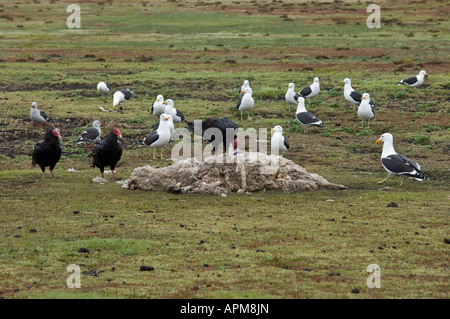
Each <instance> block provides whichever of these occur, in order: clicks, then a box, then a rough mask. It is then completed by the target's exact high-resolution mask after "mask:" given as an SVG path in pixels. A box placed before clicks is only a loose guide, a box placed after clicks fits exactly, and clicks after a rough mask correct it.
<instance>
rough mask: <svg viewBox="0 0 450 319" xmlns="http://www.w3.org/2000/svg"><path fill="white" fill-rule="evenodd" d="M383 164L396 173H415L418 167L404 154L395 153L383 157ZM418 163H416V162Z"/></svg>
mask: <svg viewBox="0 0 450 319" xmlns="http://www.w3.org/2000/svg"><path fill="white" fill-rule="evenodd" d="M381 163H382V164H383V166H384V167H385V168H386V169H388V170H389V171H391V172H393V173H396V174H403V175H411V176H412V175H415V174H416V173H417V168H416V167H415V166H413V165H411V161H410V160H409V159H408V158H406V157H404V156H403V155H399V154H393V155H389V156H387V157H385V158H382V159H381ZM414 164H415V165H417V164H416V163H414Z"/></svg>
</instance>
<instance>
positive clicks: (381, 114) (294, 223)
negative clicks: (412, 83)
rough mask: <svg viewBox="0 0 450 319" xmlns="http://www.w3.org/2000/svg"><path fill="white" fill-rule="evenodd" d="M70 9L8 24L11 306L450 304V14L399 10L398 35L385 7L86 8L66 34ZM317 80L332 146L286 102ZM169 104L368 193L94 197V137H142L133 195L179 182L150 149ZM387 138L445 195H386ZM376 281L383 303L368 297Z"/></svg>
mask: <svg viewBox="0 0 450 319" xmlns="http://www.w3.org/2000/svg"><path fill="white" fill-rule="evenodd" d="M42 2H43V1H42ZM14 6H17V7H14ZM66 6H67V4H66V3H55V4H50V3H47V2H43V3H38V2H37V3H34V2H33V3H27V4H25V3H24V4H21V3H17V4H2V5H1V6H0V30H1V31H0V40H1V41H0V48H1V49H2V50H1V51H0V61H1V62H0V74H1V80H0V89H1V92H2V93H1V95H0V112H1V114H2V117H1V119H0V134H1V135H0V201H1V206H0V232H1V234H2V238H3V239H2V241H1V242H0V297H4V298H448V296H449V287H448V280H447V278H448V270H447V268H446V264H447V259H448V258H446V257H447V256H448V248H447V246H446V244H445V243H444V238H448V236H449V235H448V222H449V205H448V194H449V190H450V188H449V185H450V179H449V176H450V170H449V167H448V145H449V143H450V138H449V135H448V131H449V128H450V126H449V121H448V112H449V104H448V101H447V99H446V98H447V95H448V88H449V81H448V74H449V68H448V65H449V64H448V62H449V54H448V39H447V38H446V37H445V36H444V34H445V32H448V29H449V22H448V21H447V20H445V19H443V16H442V15H440V14H439V12H442V11H443V10H444V9H445V7H444V6H445V3H441V2H439V1H428V2H427V3H414V4H406V2H404V1H401V2H399V3H398V2H395V3H392V2H387V1H383V2H382V3H381V4H380V6H381V7H382V22H383V25H382V28H381V29H368V28H367V27H366V26H365V21H366V18H367V16H368V14H367V13H366V11H365V9H366V4H364V3H354V2H333V3H332V2H330V3H319V2H318V3H315V2H314V3H313V2H307V3H306V4H304V5H303V6H302V8H305V10H306V11H305V12H303V11H301V10H293V7H296V8H297V7H298V3H297V2H294V1H283V2H269V1H266V2H250V1H240V3H239V4H238V3H235V2H232V1H228V0H227V1H221V4H217V5H216V4H210V3H209V2H206V1H205V2H198V1H177V2H175V1H173V2H172V1H168V2H166V1H152V2H147V3H144V2H140V1H134V0H130V1H127V2H126V3H118V2H111V3H110V2H105V3H104V4H97V3H83V4H81V7H82V29H80V30H68V29H66V26H65V21H66V18H67V15H68V14H67V15H66V13H65V8H66ZM224 6H225V7H224ZM39 10H41V11H39ZM246 11H247V12H246ZM419 13H420V14H419ZM284 15H287V17H288V19H286V17H285V16H284ZM291 20H292V21H291ZM20 25H21V26H22V27H17V26H20ZM430 30H431V31H430ZM412 34H413V36H412ZM92 55H94V57H92ZM97 59H100V61H99V60H97ZM101 59H104V61H103V60H101ZM233 61H234V62H233ZM421 69H425V70H426V71H427V73H429V74H430V75H429V77H428V78H427V80H426V82H425V85H424V86H423V87H419V88H406V87H403V86H397V85H395V84H394V83H395V82H397V81H398V80H400V79H403V78H405V77H408V76H411V75H413V74H416V73H417V72H418V71H419V70H421ZM315 76H319V77H320V81H321V92H320V95H319V96H318V97H316V98H313V99H307V100H306V108H307V109H308V110H309V111H311V112H313V113H314V114H316V115H317V116H318V117H319V118H321V119H322V120H323V121H324V124H325V125H326V126H327V128H326V129H319V128H312V129H311V130H308V129H305V128H304V127H303V126H301V125H300V124H299V123H298V122H297V121H296V120H295V119H294V117H293V115H294V111H295V110H294V109H295V108H292V109H291V112H290V113H289V112H288V106H287V104H286V103H285V101H284V94H285V92H286V90H287V84H288V83H289V82H294V83H295V85H296V88H297V89H298V90H300V89H301V88H302V87H304V86H306V85H309V84H310V83H312V79H313V78H314V77H315ZM346 77H350V78H351V79H352V85H353V87H354V88H355V89H356V90H358V91H360V92H369V93H370V95H371V99H372V100H374V101H375V103H376V104H377V105H376V106H375V118H374V120H373V121H371V123H370V128H369V129H367V128H360V126H361V121H360V119H359V118H358V116H357V114H356V109H357V106H353V105H350V104H349V103H347V102H346V101H345V100H344V98H343V96H342V88H343V87H342V85H341V83H340V82H341V81H342V80H343V79H344V78H346ZM245 79H248V80H249V81H250V84H251V87H252V89H253V93H254V97H255V100H256V105H255V108H254V109H253V110H252V114H251V116H252V120H250V121H248V120H246V117H245V119H244V121H240V114H239V112H236V110H235V109H234V107H235V105H236V102H237V99H238V91H237V90H238V88H239V87H240V85H241V84H242V82H243V81H244V80H245ZM100 80H104V81H106V82H108V83H110V84H111V85H112V86H113V88H114V89H119V88H130V89H132V90H134V92H135V93H136V94H135V97H134V98H133V99H132V100H130V101H129V102H127V103H125V104H123V107H124V112H123V113H109V112H108V113H104V112H101V111H100V110H99V107H100V106H101V107H104V108H105V109H109V108H111V104H112V103H111V100H112V96H111V94H109V95H101V94H98V93H97V92H96V91H95V87H96V84H97V82H99V81H100ZM157 94H163V95H164V97H165V98H172V99H173V100H174V101H175V107H177V108H179V109H180V110H182V112H183V113H184V114H185V115H186V117H187V118H188V120H190V121H192V120H194V119H204V118H207V117H229V118H231V119H232V120H233V121H235V122H236V123H238V125H239V126H240V127H242V128H250V127H254V128H257V129H258V128H269V129H270V128H272V127H273V126H275V125H282V126H283V128H284V134H285V136H286V137H287V138H288V139H289V142H290V144H291V149H290V150H289V152H287V153H286V154H285V156H286V157H287V158H289V159H291V160H293V161H294V162H296V163H297V164H300V165H302V166H304V167H305V168H306V169H307V170H308V171H309V172H313V173H318V174H320V175H322V176H324V177H325V178H327V179H328V180H329V181H331V182H335V183H340V184H344V185H346V186H347V187H348V188H349V189H348V190H347V191H338V192H336V191H314V192H301V193H295V194H280V193H276V192H262V193H249V194H247V193H243V194H229V195H228V196H227V197H217V196H209V195H194V194H184V195H173V194H168V193H158V192H157V193H153V192H145V191H131V190H126V189H123V188H121V185H119V184H116V183H114V181H113V180H112V178H111V176H110V175H106V176H107V178H108V179H109V180H110V182H109V183H106V184H104V185H98V184H94V183H92V179H93V178H94V177H96V176H98V175H99V171H98V169H93V168H91V167H90V160H91V159H90V157H89V154H90V152H84V145H83V144H80V145H77V144H73V142H74V141H75V140H76V138H77V136H78V134H79V133H80V132H81V131H82V129H84V128H85V127H87V126H88V125H91V123H92V121H93V120H94V119H100V120H101V121H102V123H104V124H105V126H104V128H103V136H105V135H106V134H107V132H108V131H109V130H111V129H112V128H113V127H119V128H120V130H121V132H122V134H123V136H124V139H123V142H122V143H123V146H124V154H123V157H122V159H121V161H120V162H119V167H118V169H117V173H118V175H119V176H120V177H121V178H123V179H126V178H128V177H129V176H130V174H131V172H132V171H133V169H134V168H135V167H138V166H143V165H152V166H160V167H163V166H167V165H169V164H170V162H169V161H165V160H155V161H154V160H152V153H153V152H152V151H151V150H149V149H146V148H139V147H138V146H137V144H136V143H135V142H136V141H137V140H138V139H139V138H142V137H143V136H144V135H145V134H146V133H147V132H148V131H149V129H150V128H151V127H153V125H154V124H155V122H156V121H157V120H156V119H154V118H153V117H152V116H151V114H150V109H151V104H152V103H153V101H154V100H155V97H156V95H157ZM33 101H37V102H38V105H39V107H40V108H41V109H43V110H45V111H46V112H47V113H48V114H49V116H50V117H51V118H52V125H55V126H58V127H60V128H61V132H62V136H63V141H64V147H63V156H62V158H61V161H60V162H59V163H58V165H57V166H56V169H55V175H56V176H57V177H56V178H54V179H52V178H46V179H45V180H43V181H42V180H40V175H41V173H40V170H39V169H38V168H37V167H36V168H32V167H31V166H30V162H31V160H30V156H29V154H31V152H32V150H33V146H34V144H35V143H36V142H38V141H40V140H42V137H43V132H44V130H43V129H41V130H39V129H36V128H33V126H32V125H31V124H30V122H29V108H30V105H31V102H33ZM179 126H181V125H179ZM14 130H16V131H14ZM385 132H391V133H392V134H393V135H394V143H395V148H396V150H397V151H398V152H400V153H403V154H404V155H406V156H408V157H410V158H411V159H413V160H417V161H418V162H419V163H420V164H421V166H422V168H423V171H424V172H425V173H426V174H427V175H429V177H430V178H431V180H430V181H429V182H422V183H420V182H417V181H412V180H407V179H401V178H391V179H389V180H388V181H387V182H386V183H385V184H384V185H379V184H377V182H378V181H380V180H382V179H383V178H384V177H385V174H386V172H385V171H384V169H383V168H382V166H381V164H380V154H381V146H380V145H376V144H375V141H376V140H377V139H378V137H379V136H380V135H381V134H383V133H385ZM164 155H165V157H166V158H167V157H168V156H169V149H166V150H164ZM69 168H73V169H75V170H77V171H79V172H78V173H71V172H68V169H69ZM401 181H403V184H402V185H401ZM390 202H395V203H397V204H398V206H399V207H398V208H391V207H387V205H388V204H389V203H390ZM74 210H79V211H80V213H79V214H74V213H73V211H74ZM32 229H34V230H36V231H35V232H30V230H32ZM79 248H87V249H88V250H89V252H90V253H89V254H86V253H78V249H79ZM373 263H375V264H378V265H380V267H381V273H382V282H381V284H382V288H381V289H368V288H367V287H366V284H365V283H366V279H367V277H368V274H367V273H366V268H367V266H368V265H370V264H373ZM70 264H77V265H79V266H80V267H81V271H82V272H85V274H83V275H82V278H81V285H82V288H81V289H79V290H75V289H68V288H67V287H66V279H67V277H68V275H69V273H67V272H66V268H67V266H68V265H70ZM141 265H148V266H152V267H154V271H150V272H140V271H139V267H140V266H141ZM308 270H311V271H308ZM89 271H98V276H90V275H89V274H88V273H87V272H89ZM91 274H92V272H91ZM353 288H358V289H359V290H360V291H361V293H360V294H352V293H351V291H352V289H353Z"/></svg>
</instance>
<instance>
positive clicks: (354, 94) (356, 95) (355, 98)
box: [350, 91, 362, 104]
mask: <svg viewBox="0 0 450 319" xmlns="http://www.w3.org/2000/svg"><path fill="white" fill-rule="evenodd" d="M350 97H351V98H352V99H353V101H355V102H357V103H358V104H359V103H361V98H362V95H361V93H358V92H356V91H352V93H350Z"/></svg>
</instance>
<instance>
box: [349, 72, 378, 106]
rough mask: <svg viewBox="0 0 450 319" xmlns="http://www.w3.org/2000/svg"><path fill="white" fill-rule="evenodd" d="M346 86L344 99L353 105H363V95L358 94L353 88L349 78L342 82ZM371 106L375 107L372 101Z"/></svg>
mask: <svg viewBox="0 0 450 319" xmlns="http://www.w3.org/2000/svg"><path fill="white" fill-rule="evenodd" d="M341 83H342V84H345V85H344V97H345V99H346V100H347V101H349V102H350V103H353V104H358V105H359V104H361V98H362V95H361V93H359V92H356V91H355V90H354V89H353V88H352V81H351V80H350V79H349V78H345V79H344V81H341ZM370 105H375V104H374V103H373V102H372V101H370Z"/></svg>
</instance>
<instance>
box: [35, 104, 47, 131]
mask: <svg viewBox="0 0 450 319" xmlns="http://www.w3.org/2000/svg"><path fill="white" fill-rule="evenodd" d="M30 119H31V120H32V121H33V124H36V123H39V127H42V125H43V124H44V123H46V122H48V121H50V119H49V118H48V116H47V114H45V112H44V111H41V110H38V108H37V103H36V102H33V103H31V112H30Z"/></svg>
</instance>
